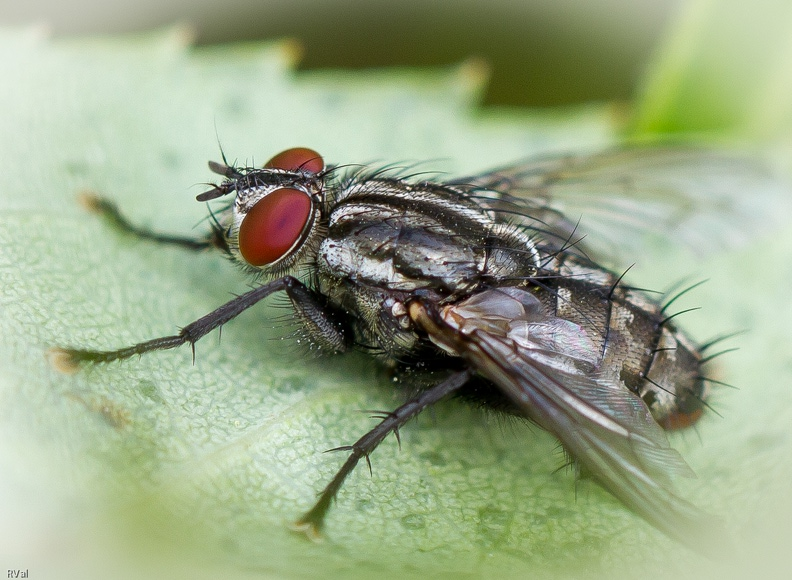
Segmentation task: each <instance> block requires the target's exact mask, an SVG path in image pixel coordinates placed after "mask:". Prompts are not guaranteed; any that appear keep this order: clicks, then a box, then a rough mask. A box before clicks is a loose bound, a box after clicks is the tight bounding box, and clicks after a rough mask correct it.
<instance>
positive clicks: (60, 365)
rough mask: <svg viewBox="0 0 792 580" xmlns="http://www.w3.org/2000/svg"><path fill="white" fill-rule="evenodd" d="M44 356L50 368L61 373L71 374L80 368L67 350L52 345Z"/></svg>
mask: <svg viewBox="0 0 792 580" xmlns="http://www.w3.org/2000/svg"><path fill="white" fill-rule="evenodd" d="M44 356H45V357H46V358H47V361H48V362H49V364H50V366H51V367H52V368H54V369H55V370H56V371H58V372H61V373H63V374H66V375H73V374H74V373H76V372H77V371H78V370H80V363H79V362H78V361H77V359H75V358H74V356H72V354H71V353H70V352H69V351H68V350H65V349H62V348H59V347H54V348H51V349H49V350H48V351H47V352H46V354H45V355H44Z"/></svg>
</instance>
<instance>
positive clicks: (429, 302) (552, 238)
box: [51, 148, 767, 551]
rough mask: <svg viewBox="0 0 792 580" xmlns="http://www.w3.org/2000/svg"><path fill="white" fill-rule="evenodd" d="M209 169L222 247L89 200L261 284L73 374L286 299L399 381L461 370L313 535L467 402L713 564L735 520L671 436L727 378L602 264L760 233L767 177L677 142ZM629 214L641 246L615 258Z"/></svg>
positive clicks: (216, 239) (304, 521) (311, 324)
mask: <svg viewBox="0 0 792 580" xmlns="http://www.w3.org/2000/svg"><path fill="white" fill-rule="evenodd" d="M209 167H210V169H211V170H212V171H213V172H215V173H218V174H220V175H221V176H223V178H224V179H223V180H222V181H221V182H220V183H218V184H217V185H215V186H213V187H212V188H211V189H210V190H208V191H206V192H204V193H202V194H200V195H199V196H198V197H197V199H198V200H199V201H211V200H216V199H220V200H221V202H219V203H222V206H221V207H219V208H216V209H215V210H213V212H212V216H213V218H214V221H213V228H212V231H211V232H210V233H209V234H208V235H207V236H206V237H204V238H200V239H192V238H183V237H179V236H170V235H162V234H158V233H155V232H151V231H149V230H145V229H141V228H138V227H136V226H134V225H132V224H130V223H129V222H128V221H127V220H126V219H125V218H124V217H123V216H122V215H121V214H120V213H119V212H118V211H117V210H116V208H115V206H113V205H112V204H111V203H109V202H107V201H105V200H103V199H99V198H88V201H89V202H90V203H91V205H92V207H93V208H94V209H95V210H97V211H98V212H99V213H102V214H104V215H105V216H106V217H108V218H109V219H110V220H111V221H113V222H115V223H116V224H117V225H118V226H119V227H121V228H122V229H124V230H127V231H129V232H131V233H134V234H136V235H138V236H140V237H143V238H147V239H149V240H153V241H156V242H161V243H167V244H175V245H180V246H183V247H185V248H189V249H193V250H198V249H205V248H215V249H219V250H220V251H221V252H223V253H224V254H226V255H227V256H229V257H230V258H231V259H232V260H234V261H235V262H237V263H238V264H240V265H241V266H242V267H243V268H244V269H245V270H247V271H248V272H249V273H251V274H252V275H254V277H255V279H256V281H257V285H256V286H255V287H254V288H253V289H252V290H250V291H248V292H246V293H245V294H242V295H240V296H238V297H236V298H234V299H233V300H231V301H229V302H228V303H226V304H224V305H222V306H220V307H219V308H218V309H216V310H214V311H212V312H210V313H209V314H207V315H206V316H204V317H202V318H200V319H198V320H196V321H195V322H193V323H191V324H188V325H187V326H185V327H184V328H182V330H181V331H180V332H179V333H178V334H175V335H172V336H166V337H162V338H155V339H153V340H149V341H146V342H142V343H139V344H136V345H132V346H129V347H126V348H121V349H118V350H108V351H102V350H83V349H71V348H69V349H66V348H57V349H53V350H52V351H51V356H52V360H53V362H54V363H55V364H56V365H57V366H58V367H59V368H60V369H62V370H66V371H73V370H76V368H77V367H78V366H79V365H80V364H90V363H107V362H111V361H115V360H119V359H125V358H128V357H130V356H133V355H141V354H144V353H147V352H151V351H155V350H162V349H170V348H175V347H178V346H181V345H184V344H189V345H191V346H192V347H194V345H195V343H196V342H197V341H198V340H200V339H201V338H202V337H204V336H205V335H206V334H208V333H209V332H211V331H212V330H214V329H217V328H218V327H220V326H222V325H223V324H225V323H226V322H228V321H230V320H231V319H233V318H235V317H236V316H237V315H239V314H241V313H242V312H243V311H245V310H247V309H248V308H250V307H252V306H254V305H255V304H257V303H258V302H259V301H261V300H263V299H264V298H266V297H268V296H270V295H271V294H274V293H285V294H286V296H287V297H288V299H289V301H290V302H291V305H292V307H293V310H294V316H295V318H296V320H297V321H298V322H299V324H300V325H301V327H302V329H303V333H304V336H305V337H306V338H308V339H309V340H310V342H311V344H312V345H314V346H317V347H319V348H321V349H322V350H324V351H326V352H331V353H340V352H344V351H348V350H350V349H353V348H362V349H365V350H366V351H367V352H370V353H374V355H375V356H376V357H378V358H379V359H381V360H383V361H385V362H386V363H388V364H390V365H393V366H395V367H398V368H400V369H406V370H408V371H409V370H410V369H415V368H417V367H422V368H424V367H429V368H431V369H433V370H434V371H435V372H436V373H437V372H440V373H442V374H441V376H442V378H441V379H440V380H439V382H437V384H434V385H432V386H428V387H425V388H423V390H421V391H420V392H419V394H417V395H416V396H414V397H413V398H411V399H410V400H408V401H407V402H405V403H404V404H403V405H401V406H400V407H398V408H397V409H395V410H394V411H392V412H390V413H387V414H385V415H384V417H382V418H381V422H380V423H379V424H378V425H377V426H375V427H374V428H373V429H372V430H371V431H369V432H368V433H366V434H365V435H364V436H363V437H361V438H360V439H358V440H357V441H356V442H355V443H354V444H352V445H349V446H345V447H341V448H339V449H340V450H344V451H348V452H349V457H348V459H347V460H346V462H345V463H344V464H343V465H342V467H341V468H340V469H339V471H338V472H337V474H336V475H335V477H334V478H333V479H332V480H331V481H330V483H329V484H328V485H327V486H326V487H325V488H324V490H323V491H322V492H321V494H320V496H319V499H318V501H317V502H316V504H315V505H314V507H313V508H312V509H311V510H309V511H308V512H307V513H306V514H304V515H303V516H302V517H301V518H299V520H297V522H296V523H295V524H294V527H295V528H296V529H298V530H301V531H303V532H305V533H306V534H307V535H308V536H309V537H312V538H317V537H319V535H320V531H321V528H322V526H323V523H324V520H325V515H326V513H327V511H328V509H329V507H330V505H331V503H332V500H333V499H334V498H335V496H336V494H337V492H338V490H339V489H340V488H341V486H342V484H343V482H344V480H345V478H346V477H347V475H349V473H350V472H351V471H352V470H353V469H354V468H355V466H356V465H357V463H358V462H359V461H360V460H361V459H363V458H365V459H366V460H367V461H368V458H369V455H370V454H371V453H372V452H373V451H374V450H375V449H376V447H377V446H378V445H379V444H380V442H382V440H383V439H384V438H385V437H386V436H387V435H388V434H390V433H392V432H394V433H396V434H398V430H399V428H400V427H401V426H403V425H404V424H405V423H406V422H407V421H409V420H410V419H411V418H413V417H415V416H416V415H418V414H419V413H420V412H421V411H423V410H424V409H425V408H427V407H429V406H431V405H432V404H434V403H436V402H437V401H439V400H441V399H444V398H446V397H449V396H459V397H462V398H464V399H468V400H474V401H476V402H478V403H484V404H486V405H488V406H490V407H493V408H497V409H499V410H503V411H506V412H509V413H512V414H515V415H519V416H522V417H525V418H527V419H529V420H531V421H532V422H534V423H536V424H538V425H539V426H541V427H542V428H543V429H545V430H547V431H549V432H550V433H552V434H553V435H555V436H556V437H557V438H558V439H559V440H560V441H561V443H562V444H563V447H564V448H565V450H566V451H567V452H568V454H569V455H570V456H571V457H572V458H574V460H575V461H576V462H577V463H578V464H579V466H580V467H581V468H582V469H584V470H585V471H586V472H588V473H590V474H592V475H593V476H594V478H596V479H597V480H598V481H599V483H600V484H601V485H603V486H604V487H605V488H606V489H607V490H609V491H610V492H611V493H612V494H613V495H614V496H616V497H617V498H618V499H620V500H621V501H622V502H623V503H624V504H625V505H627V506H628V507H629V508H631V509H632V510H634V511H635V512H637V513H638V514H640V515H641V516H643V517H644V518H645V519H646V520H647V521H648V522H650V523H651V524H653V525H654V526H655V527H657V528H659V529H660V530H662V531H663V532H665V533H666V534H667V535H669V536H671V537H672V538H675V539H677V540H679V541H681V542H683V543H685V544H687V545H688V546H690V547H692V548H694V549H699V550H704V551H707V550H708V548H707V547H706V546H705V545H703V544H702V543H701V542H702V534H707V533H709V531H710V529H715V528H717V527H718V524H717V522H715V521H714V519H713V518H711V517H710V516H708V515H706V514H704V513H703V512H702V511H700V510H699V509H698V508H696V507H694V506H693V505H691V504H690V503H688V502H687V501H685V500H684V499H682V498H681V497H679V496H678V495H677V494H676V492H675V491H674V489H673V486H672V476H675V475H692V472H691V470H690V468H689V467H688V466H687V464H686V463H685V462H684V460H683V459H682V457H681V456H680V455H679V454H678V453H677V452H676V451H675V450H673V449H672V448H671V447H670V446H669V444H668V441H667V438H666V435H665V431H664V430H665V429H674V428H679V427H685V426H688V425H691V424H693V423H694V422H695V421H696V420H697V419H698V418H699V417H700V416H701V415H702V412H703V411H704V409H705V407H706V403H705V400H706V397H707V393H708V388H709V386H710V385H711V384H713V383H717V381H715V380H714V379H710V378H708V377H707V374H706V373H705V372H704V371H703V367H704V366H705V364H706V361H707V357H706V356H705V355H704V354H703V350H704V349H703V348H702V347H700V346H697V345H696V344H695V343H694V342H693V341H692V340H690V339H689V338H688V337H687V336H686V335H685V334H684V333H683V332H682V331H680V330H679V329H678V328H677V326H676V324H675V321H674V320H673V316H671V315H669V314H668V313H667V312H666V311H665V307H664V306H663V305H662V304H661V303H660V302H659V301H657V300H656V299H653V298H650V297H649V296H648V295H646V294H644V293H643V292H641V291H639V290H636V289H634V288H631V287H630V286H627V285H626V284H624V283H623V282H622V277H621V276H619V275H617V274H616V273H614V272H612V271H611V270H609V269H608V268H606V267H604V266H602V265H601V263H600V261H599V258H598V257H597V256H598V255H600V256H601V255H605V256H607V255H608V253H610V252H612V251H613V250H614V247H621V248H622V249H624V248H626V247H628V246H627V245H626V244H629V243H631V242H634V241H635V240H636V239H637V238H638V236H636V235H633V234H630V233H629V232H630V231H631V228H633V229H635V231H636V232H637V233H638V234H639V235H643V234H644V233H645V231H648V230H652V229H662V230H667V231H668V232H670V233H671V235H673V236H675V237H680V238H682V239H684V240H686V239H687V238H685V236H688V235H690V234H691V233H692V234H693V236H694V237H695V236H696V235H704V236H706V237H708V238H711V237H712V236H710V235H709V232H708V230H706V229H704V228H703V226H702V225H701V224H700V223H699V222H698V221H697V220H699V216H700V215H705V216H706V215H708V212H709V213H715V214H718V215H720V214H724V216H725V217H724V220H723V221H728V217H729V216H732V217H736V218H737V219H738V220H740V221H741V222H747V220H748V219H749V216H748V214H749V213H750V212H749V211H746V210H747V209H750V208H751V207H752V206H748V207H747V208H746V207H744V206H742V205H740V203H741V202H740V197H739V194H740V193H744V191H746V190H745V189H743V187H744V186H746V180H747V186H750V187H752V188H753V190H754V191H755V190H756V189H757V188H758V187H759V185H757V184H760V182H761V183H765V184H766V183H767V180H766V179H763V178H762V177H761V176H757V175H756V173H755V172H754V171H753V169H751V168H747V167H746V166H745V165H744V164H740V163H736V162H735V161H734V159H732V158H729V157H728V156H726V155H721V154H712V153H707V152H700V151H691V150H678V149H673V148H646V149H634V150H630V149H626V150H617V151H610V152H606V153H601V154H596V155H589V156H583V157H566V158H546V159H539V160H535V161H529V162H523V163H519V164H515V165H512V166H507V167H504V168H501V169H498V170H495V171H492V172H489V173H485V174H483V175H477V176H473V177H469V178H465V179H460V180H456V181H448V182H439V181H431V180H426V181H418V180H415V179H409V178H400V177H398V176H396V177H394V176H391V175H389V174H388V172H387V171H372V170H359V169H358V170H350V169H344V168H343V167H334V166H329V167H328V166H326V165H325V162H324V160H323V159H322V157H321V156H320V155H319V154H318V153H317V152H315V151H313V150H310V149H306V148H295V149H289V150H286V151H284V152H282V153H280V154H278V155H276V156H275V157H273V158H272V159H271V160H270V161H269V162H268V163H267V164H266V165H264V167H262V168H254V167H235V166H233V165H230V164H228V163H227V162H225V160H224V162H223V163H214V162H212V163H210V164H209ZM699 174H700V175H702V176H704V177H703V178H701V179H699V177H698V176H699ZM664 192H666V193H672V194H673V195H672V196H665V197H663V196H661V194H662V193H664ZM586 197H588V204H589V206H590V207H591V208H592V211H591V213H592V215H594V216H595V218H596V217H597V216H599V221H597V219H594V220H592V221H590V223H589V224H588V226H587V227H586V224H585V222H581V223H579V221H578V219H577V216H578V215H581V216H582V217H583V219H584V220H585V219H586V218H587V217H588V214H587V213H584V212H582V211H581V212H580V213H578V207H579V205H578V204H579V202H580V200H581V199H583V198H586ZM642 198H644V200H642ZM646 199H649V200H650V201H645V200H646ZM630 200H632V201H630ZM625 204H628V205H625ZM610 206H619V207H618V208H617V209H612V208H610ZM619 220H624V223H625V224H626V225H625V227H624V228H623V229H624V230H625V231H627V232H628V233H627V234H626V235H625V236H624V237H623V238H622V242H620V243H619V245H618V246H613V245H609V244H610V243H611V241H610V240H611V236H612V235H613V234H614V232H617V231H619V228H618V227H614V225H613V224H614V223H616V222H618V221H619ZM706 223H709V222H706ZM636 225H637V226H638V227H636ZM581 231H583V232H585V236H586V239H582V237H583V236H582V235H581ZM735 231H736V230H735ZM729 235H730V236H731V235H732V234H731V230H729ZM631 236H632V237H631ZM603 247H604V252H603ZM598 252H599V254H598ZM666 306H667V304H666Z"/></svg>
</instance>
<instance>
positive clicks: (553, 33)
mask: <svg viewBox="0 0 792 580" xmlns="http://www.w3.org/2000/svg"><path fill="white" fill-rule="evenodd" d="M684 4H685V2H683V1H682V0H589V1H587V2H580V1H579V0H522V1H520V0H492V1H488V2H480V1H472V0H457V1H454V0H441V1H433V0H429V1H420V0H402V1H382V0H369V1H367V0H330V1H325V2H319V1H317V0H259V1H255V0H226V1H224V2H216V1H212V0H192V1H191V0H172V1H170V2H160V1H156V0H137V1H130V0H115V1H111V2H102V1H97V0H65V1H58V0H28V1H27V2H18V1H13V0H2V2H0V7H1V8H0V23H3V24H23V23H25V24H29V23H34V22H38V23H45V24H47V25H48V26H49V27H50V28H51V30H52V31H53V32H54V33H55V34H56V35H72V34H81V35H82V34H97V33H100V34H101V33H124V32H133V31H141V30H149V29H151V28H155V27H162V26H166V25H169V24H172V23H174V22H185V23H188V24H191V25H192V26H194V27H195V30H196V33H197V41H198V42H199V43H224V42H229V41H237V40H255V39H272V38H281V37H294V38H297V39H299V40H300V42H301V44H302V45H303V47H304V50H305V52H304V57H303V59H302V62H301V66H302V68H307V69H311V68H336V67H344V68H347V67H355V68H357V67H383V66H393V65H408V66H426V65H438V64H452V63H456V62H459V61H461V60H464V59H466V58H469V57H471V56H478V57H481V58H483V59H485V61H486V62H487V63H488V64H489V65H490V67H491V71H492V78H491V82H490V84H489V87H488V89H487V92H486V96H485V102H486V103H487V104H496V105H531V106H537V105H538V106H546V105H560V104H570V103H579V102H587V101H601V100H605V101H613V100H626V99H629V98H631V96H632V95H633V91H634V87H635V86H636V84H637V82H638V80H639V78H640V76H641V74H642V72H643V70H644V68H645V66H646V63H647V61H648V60H649V59H650V57H651V55H652V53H653V49H654V48H655V46H656V45H657V43H658V42H660V41H661V39H662V38H663V34H664V32H665V31H666V30H667V27H668V25H669V23H670V22H672V21H673V18H674V16H675V15H676V14H677V13H678V11H679V9H680V8H681V7H682V6H683V5H684Z"/></svg>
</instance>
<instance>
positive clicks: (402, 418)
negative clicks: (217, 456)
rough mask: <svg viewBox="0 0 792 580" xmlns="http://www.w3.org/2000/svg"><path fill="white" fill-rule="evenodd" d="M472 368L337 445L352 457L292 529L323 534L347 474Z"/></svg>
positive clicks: (311, 534)
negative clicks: (356, 436) (348, 442)
mask: <svg viewBox="0 0 792 580" xmlns="http://www.w3.org/2000/svg"><path fill="white" fill-rule="evenodd" d="M471 376H472V372H471V371H469V370H463V371H459V372H456V373H454V374H452V375H451V376H449V377H448V378H447V379H445V380H444V381H443V382H441V383H439V384H437V385H435V386H434V387H432V388H430V389H428V390H426V391H423V392H422V393H420V394H419V395H417V396H416V397H414V398H412V399H410V400H409V401H407V402H406V403H405V404H403V405H402V406H401V407H399V408H398V409H396V410H395V411H393V412H392V413H388V414H387V415H386V416H385V418H384V419H383V420H382V421H381V422H380V423H379V424H378V425H377V426H376V427H374V428H373V429H372V430H371V431H369V432H368V433H366V434H365V435H363V437H361V438H360V439H358V440H357V441H356V442H355V443H354V444H352V445H348V446H344V447H337V448H336V449H331V450H330V451H350V454H349V457H348V458H347V460H346V462H345V463H344V465H343V466H341V469H339V470H338V473H336V474H335V477H333V479H332V480H331V481H330V483H329V484H328V485H327V487H325V488H324V490H323V491H322V493H321V494H320V495H319V500H318V501H317V502H316V504H314V506H313V507H312V508H311V509H310V510H309V511H308V512H306V513H305V515H303V516H302V517H301V518H300V519H299V520H297V521H296V522H294V524H292V526H291V527H292V529H293V530H294V531H297V532H302V533H304V534H305V535H306V536H308V538H310V539H312V540H319V539H320V538H321V529H322V524H323V522H324V518H325V515H326V514H327V510H328V509H329V508H330V504H331V503H332V501H333V499H334V498H335V496H336V494H337V493H338V490H339V489H341V485H342V484H343V483H344V480H345V479H346V477H347V476H348V475H349V474H350V473H352V470H353V469H355V466H356V465H357V464H358V461H360V460H361V459H362V458H364V457H365V458H366V461H368V457H369V455H370V454H371V453H372V452H373V451H374V450H375V449H376V448H377V446H378V445H379V444H380V443H382V441H383V439H385V437H387V436H388V434H389V433H390V432H391V431H393V432H395V433H398V430H399V428H400V427H401V426H402V425H404V424H405V423H406V422H407V421H409V420H410V419H412V418H413V417H415V416H416V415H418V414H419V413H420V412H421V411H423V410H424V409H425V408H426V407H428V406H430V405H433V404H435V403H437V402H438V401H439V400H440V399H442V398H444V397H446V396H448V395H450V394H451V393H453V392H455V391H458V390H459V389H460V388H462V387H463V386H464V385H465V383H467V382H468V380H470V377H471Z"/></svg>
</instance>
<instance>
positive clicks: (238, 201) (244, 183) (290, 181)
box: [196, 147, 327, 275]
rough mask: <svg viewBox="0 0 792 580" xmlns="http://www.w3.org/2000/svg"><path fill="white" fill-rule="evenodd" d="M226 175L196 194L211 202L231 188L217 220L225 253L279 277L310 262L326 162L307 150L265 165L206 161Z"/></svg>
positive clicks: (288, 152) (318, 231)
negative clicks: (231, 197)
mask: <svg viewBox="0 0 792 580" xmlns="http://www.w3.org/2000/svg"><path fill="white" fill-rule="evenodd" d="M209 168H210V169H211V170H212V171H214V172H215V173H218V174H220V175H223V176H224V177H225V178H226V179H225V181H223V182H222V183H221V184H219V185H216V186H214V187H213V188H212V189H211V190H209V191H206V192H204V193H202V194H201V195H199V196H198V197H197V198H196V199H197V200H198V201H209V200H212V199H217V198H219V197H222V196H224V195H227V194H229V193H232V192H234V193H235V194H236V197H235V198H234V201H233V203H231V204H230V205H229V206H228V207H227V208H226V210H225V211H224V213H223V215H222V216H220V218H219V224H220V228H221V229H222V236H223V238H224V241H225V245H226V247H227V248H228V252H229V253H230V254H231V256H232V257H233V258H234V259H235V260H236V261H238V262H239V263H241V264H242V265H244V266H245V267H247V268H249V269H252V270H255V271H256V272H259V273H263V274H269V275H280V274H284V273H286V272H288V271H291V270H293V269H295V268H298V267H299V266H300V265H302V264H305V263H306V262H308V261H310V259H311V258H312V255H313V254H314V253H315V251H316V248H317V246H318V243H319V238H320V237H321V231H322V228H321V227H320V226H319V223H320V221H321V214H322V208H323V207H324V201H325V190H324V185H325V183H324V182H325V176H326V174H327V172H326V171H325V165H324V160H323V159H322V157H321V156H320V155H319V154H318V153H317V152H316V151H313V150H311V149H306V148H302V147H299V148H294V149H287V150H286V151H283V152H281V153H279V154H278V155H276V156H275V157H273V158H272V159H270V160H269V161H268V162H267V163H266V164H265V165H264V167H263V168H261V169H258V168H237V167H232V166H229V165H226V164H224V163H216V162H210V163H209Z"/></svg>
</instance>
